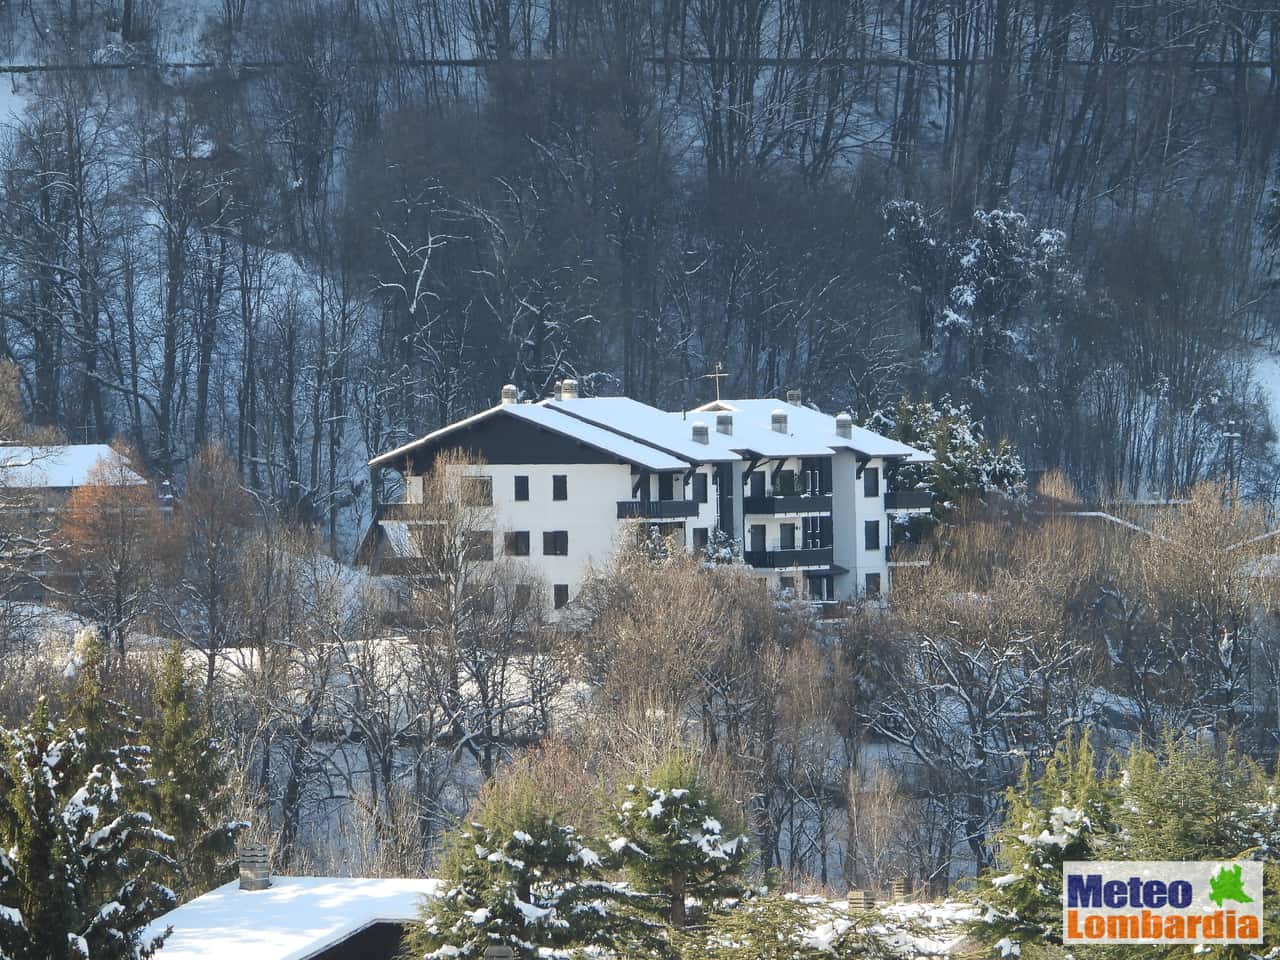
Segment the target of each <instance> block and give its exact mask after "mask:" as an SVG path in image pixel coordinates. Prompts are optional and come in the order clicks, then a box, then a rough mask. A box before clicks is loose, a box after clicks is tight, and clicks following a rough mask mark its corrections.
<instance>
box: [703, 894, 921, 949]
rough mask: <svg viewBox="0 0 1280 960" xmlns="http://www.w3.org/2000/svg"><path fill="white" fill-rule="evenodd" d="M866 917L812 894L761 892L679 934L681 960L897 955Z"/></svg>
mask: <svg viewBox="0 0 1280 960" xmlns="http://www.w3.org/2000/svg"><path fill="white" fill-rule="evenodd" d="M872 923H874V919H873V918H872V917H851V916H850V915H849V914H848V913H847V912H845V911H839V910H835V909H833V908H832V907H831V906H830V905H829V904H828V903H827V902H826V901H824V900H820V899H816V898H802V897H796V896H777V895H767V896H764V897H760V898H758V899H753V900H748V901H746V902H744V903H742V904H741V905H739V906H738V907H737V908H735V909H733V910H727V911H724V912H723V913H719V914H717V915H715V916H714V917H712V918H711V921H710V923H708V925H707V926H706V927H705V928H702V929H699V930H697V931H694V932H692V933H691V934H689V935H688V936H686V937H684V938H683V940H684V942H683V944H682V949H681V951H680V957H681V960H824V958H825V960H839V958H842V957H864V958H869V957H883V958H889V957H900V956H901V954H900V953H897V952H895V951H894V950H893V949H892V948H891V947H890V945H889V943H888V942H887V941H888V938H887V937H883V936H880V937H877V936H873V935H872V934H871V933H870V931H869V929H868V928H869V927H870V926H871V925H872Z"/></svg>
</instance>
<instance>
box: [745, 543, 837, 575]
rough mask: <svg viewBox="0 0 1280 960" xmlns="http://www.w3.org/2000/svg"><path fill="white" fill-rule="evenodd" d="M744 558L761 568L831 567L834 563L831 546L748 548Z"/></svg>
mask: <svg viewBox="0 0 1280 960" xmlns="http://www.w3.org/2000/svg"><path fill="white" fill-rule="evenodd" d="M742 559H743V560H744V561H745V562H746V563H747V564H748V565H749V566H752V567H755V568H757V569H760V570H784V569H787V568H789V567H829V566H831V563H832V552H831V548H830V547H811V548H809V549H806V550H748V551H746V552H745V553H743V555H742Z"/></svg>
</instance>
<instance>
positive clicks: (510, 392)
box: [502, 383, 520, 406]
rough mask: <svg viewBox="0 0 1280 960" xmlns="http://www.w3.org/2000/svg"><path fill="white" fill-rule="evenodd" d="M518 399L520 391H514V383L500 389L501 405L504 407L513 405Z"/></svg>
mask: <svg viewBox="0 0 1280 960" xmlns="http://www.w3.org/2000/svg"><path fill="white" fill-rule="evenodd" d="M519 397H520V391H519V390H517V389H516V385H515V384H514V383H508V384H507V385H506V386H505V387H503V388H502V403H503V406H505V405H506V404H508V403H515V402H516V400H517V399H519Z"/></svg>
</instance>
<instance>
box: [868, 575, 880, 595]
mask: <svg viewBox="0 0 1280 960" xmlns="http://www.w3.org/2000/svg"><path fill="white" fill-rule="evenodd" d="M865 593H866V595H867V596H868V597H878V596H880V574H878V573H868V574H867V578H866V590H865Z"/></svg>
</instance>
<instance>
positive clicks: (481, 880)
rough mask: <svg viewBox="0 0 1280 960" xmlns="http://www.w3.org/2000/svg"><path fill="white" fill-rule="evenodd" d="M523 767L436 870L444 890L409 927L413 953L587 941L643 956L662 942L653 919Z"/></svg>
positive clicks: (575, 946) (562, 948)
mask: <svg viewBox="0 0 1280 960" xmlns="http://www.w3.org/2000/svg"><path fill="white" fill-rule="evenodd" d="M526 770H527V768H526V769H524V770H522V769H520V768H517V769H515V770H513V771H511V772H509V773H507V774H505V775H504V776H502V777H499V778H498V779H496V780H493V781H490V783H489V784H488V785H486V787H485V789H484V791H483V792H482V794H481V798H480V800H479V801H478V805H477V809H476V810H475V811H474V815H473V816H472V817H471V818H470V821H469V822H468V823H467V824H466V826H464V827H462V828H460V829H459V830H458V831H457V832H456V833H455V834H454V835H453V837H452V838H451V839H450V841H449V842H448V846H447V848H446V852H445V856H444V860H443V862H442V864H441V867H440V873H439V875H440V879H441V880H442V881H443V883H444V884H445V887H444V889H443V890H442V891H441V893H440V895H439V896H438V897H437V898H435V899H434V900H432V901H431V902H430V903H429V904H427V906H426V907H425V908H424V916H423V921H422V923H421V924H420V925H418V926H416V927H415V928H414V929H413V930H412V931H411V932H410V934H409V937H408V941H407V942H408V948H407V949H408V951H409V955H411V956H415V957H426V958H429V960H444V958H449V957H474V958H479V957H482V956H483V955H484V951H485V948H486V947H489V946H498V945H502V946H508V947H510V948H511V949H512V950H514V951H515V954H516V956H517V957H521V958H530V960H532V958H534V957H548V956H554V957H564V958H568V957H574V956H580V955H586V954H583V953H582V951H585V950H588V948H590V949H591V950H592V951H594V954H592V955H595V956H600V955H602V954H603V955H605V956H609V955H615V954H614V951H617V953H616V955H618V956H628V957H630V956H642V955H645V953H646V952H647V951H648V950H650V949H651V948H653V947H654V946H655V945H656V944H657V942H658V940H657V937H656V935H655V933H656V931H655V930H654V928H653V925H652V924H650V923H647V922H646V921H645V920H643V919H642V918H641V917H640V916H639V915H638V913H637V912H636V911H634V910H631V909H629V908H628V905H627V902H626V901H627V900H628V899H630V898H629V897H628V896H627V895H626V893H625V892H624V890H623V889H621V888H619V887H617V886H616V885H614V884H611V883H609V882H607V881H605V880H604V879H602V860H601V857H600V856H599V855H598V854H597V853H596V852H595V850H594V849H592V847H591V846H590V845H589V844H588V842H587V840H586V839H585V838H584V837H583V836H582V835H581V833H579V831H578V829H577V828H576V827H574V826H572V825H570V824H569V823H567V822H565V817H564V814H563V812H562V811H561V810H560V809H559V806H558V804H559V801H558V800H557V798H556V797H553V796H550V795H548V794H547V793H546V792H545V791H544V790H543V789H541V788H540V787H539V786H538V785H537V784H536V783H535V781H534V780H533V779H532V778H530V777H528V776H527V775H526Z"/></svg>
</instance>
